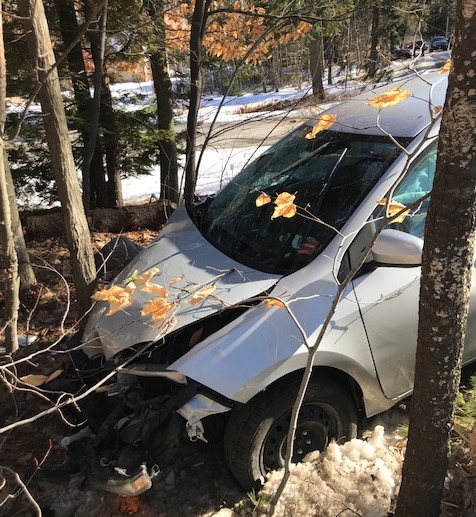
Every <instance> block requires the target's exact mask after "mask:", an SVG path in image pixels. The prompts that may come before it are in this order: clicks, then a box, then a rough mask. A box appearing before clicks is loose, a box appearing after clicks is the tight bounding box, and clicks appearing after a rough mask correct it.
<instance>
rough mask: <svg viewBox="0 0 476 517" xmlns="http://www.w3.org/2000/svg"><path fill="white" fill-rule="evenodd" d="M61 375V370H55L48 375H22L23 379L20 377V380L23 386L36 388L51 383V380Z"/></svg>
mask: <svg viewBox="0 0 476 517" xmlns="http://www.w3.org/2000/svg"><path fill="white" fill-rule="evenodd" d="M62 373H63V370H55V371H54V372H53V373H51V374H50V375H41V374H33V373H30V374H28V375H24V376H23V377H20V380H21V381H23V382H24V383H25V384H30V386H37V387H38V386H41V385H42V384H45V383H47V382H50V381H52V380H53V379H56V377H59V376H60V375H61V374H62Z"/></svg>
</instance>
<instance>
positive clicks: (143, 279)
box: [132, 267, 160, 288]
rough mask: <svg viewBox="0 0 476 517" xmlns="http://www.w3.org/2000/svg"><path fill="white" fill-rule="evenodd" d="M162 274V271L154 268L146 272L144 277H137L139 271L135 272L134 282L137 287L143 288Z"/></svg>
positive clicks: (143, 274)
mask: <svg viewBox="0 0 476 517" xmlns="http://www.w3.org/2000/svg"><path fill="white" fill-rule="evenodd" d="M159 273H160V269H158V268H156V267H153V268H151V269H148V270H147V271H144V273H142V275H137V271H134V273H133V274H132V281H133V282H134V284H135V286H136V287H139V288H142V286H143V285H145V284H147V283H148V282H149V280H150V279H151V278H152V277H153V276H155V275H158V274H159Z"/></svg>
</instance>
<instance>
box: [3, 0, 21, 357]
mask: <svg viewBox="0 0 476 517" xmlns="http://www.w3.org/2000/svg"><path fill="white" fill-rule="evenodd" d="M6 77H7V76H6V65H5V47H4V44H3V14H2V0H0V214H1V215H2V219H1V220H0V244H1V246H2V251H3V258H4V261H5V262H4V264H3V267H4V268H5V273H6V274H5V281H4V296H5V309H4V314H3V321H2V324H1V327H0V328H4V329H5V348H6V352H7V353H8V354H11V353H13V352H15V351H16V350H17V349H18V336H17V322H18V309H19V307H20V299H19V289H20V279H19V276H18V258H17V252H16V249H15V240H14V235H13V228H12V218H11V215H10V202H11V200H10V196H9V192H8V187H7V183H8V181H7V174H6V169H5V163H6V159H4V157H5V156H6V153H5V148H4V140H3V136H4V135H3V132H4V129H5V117H6V89H7V88H6V86H7V83H6ZM15 206H16V205H15ZM0 332H1V331H0Z"/></svg>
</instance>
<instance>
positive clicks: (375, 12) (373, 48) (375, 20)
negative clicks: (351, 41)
mask: <svg viewBox="0 0 476 517" xmlns="http://www.w3.org/2000/svg"><path fill="white" fill-rule="evenodd" d="M379 20H380V8H379V6H378V5H374V6H373V7H372V29H371V31H372V32H371V35H370V54H369V63H368V67H367V69H368V76H369V77H371V78H373V77H375V74H376V73H377V58H378V48H377V47H378V40H379V37H378V34H379Z"/></svg>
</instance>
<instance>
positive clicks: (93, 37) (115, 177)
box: [84, 0, 124, 208]
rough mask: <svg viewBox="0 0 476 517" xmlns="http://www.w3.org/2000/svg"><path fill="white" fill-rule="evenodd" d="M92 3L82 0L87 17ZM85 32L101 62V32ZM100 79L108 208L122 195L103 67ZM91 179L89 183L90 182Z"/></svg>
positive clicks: (114, 127)
mask: <svg viewBox="0 0 476 517" xmlns="http://www.w3.org/2000/svg"><path fill="white" fill-rule="evenodd" d="M94 8H95V6H94V4H93V2H92V0H85V1H84V11H85V14H86V16H87V17H89V16H91V15H92V13H93V12H94ZM92 29H93V30H90V31H88V32H87V36H88V38H89V41H90V43H91V54H92V56H93V60H94V62H95V63H100V62H102V59H101V57H100V56H101V54H102V50H101V49H102V44H101V34H100V32H98V31H97V26H96V27H93V28H92ZM101 77H102V81H101V88H100V98H101V103H100V108H99V124H100V126H101V127H102V129H103V137H102V141H103V146H104V152H105V155H106V170H107V183H106V196H107V197H106V199H107V203H106V205H105V206H107V207H109V208H113V207H118V206H123V205H124V199H123V197H122V184H121V174H120V171H119V168H118V163H117V154H118V138H117V124H116V119H115V115H114V109H113V107H112V95H111V90H110V88H109V76H108V74H107V71H106V69H105V68H104V69H103V70H102V73H101ZM92 181H93V180H92V179H91V184H92Z"/></svg>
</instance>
